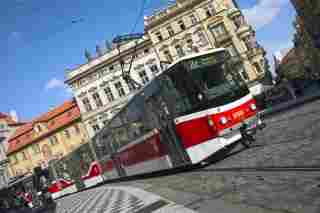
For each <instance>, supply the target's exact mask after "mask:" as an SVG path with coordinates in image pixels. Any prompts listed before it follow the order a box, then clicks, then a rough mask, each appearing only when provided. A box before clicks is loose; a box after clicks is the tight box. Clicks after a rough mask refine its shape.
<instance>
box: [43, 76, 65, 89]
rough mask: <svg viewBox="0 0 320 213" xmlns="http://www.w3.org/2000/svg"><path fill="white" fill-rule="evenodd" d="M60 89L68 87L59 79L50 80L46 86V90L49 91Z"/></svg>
mask: <svg viewBox="0 0 320 213" xmlns="http://www.w3.org/2000/svg"><path fill="white" fill-rule="evenodd" d="M60 88H66V86H65V84H64V83H63V81H61V80H59V79H56V78H52V79H50V80H49V81H48V82H47V83H46V85H45V89H46V90H49V89H60Z"/></svg>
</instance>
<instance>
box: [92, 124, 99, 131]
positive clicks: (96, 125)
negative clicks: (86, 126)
mask: <svg viewBox="0 0 320 213" xmlns="http://www.w3.org/2000/svg"><path fill="white" fill-rule="evenodd" d="M92 130H93V131H94V132H98V131H99V130H100V127H99V125H98V124H95V125H92Z"/></svg>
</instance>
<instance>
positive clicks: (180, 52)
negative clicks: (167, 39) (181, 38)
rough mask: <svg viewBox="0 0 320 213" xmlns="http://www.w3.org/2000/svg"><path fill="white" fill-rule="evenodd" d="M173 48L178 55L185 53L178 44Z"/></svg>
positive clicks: (181, 55)
mask: <svg viewBox="0 0 320 213" xmlns="http://www.w3.org/2000/svg"><path fill="white" fill-rule="evenodd" d="M175 48H176V51H177V54H178V56H179V57H183V56H185V53H184V51H183V49H182V47H181V46H180V45H176V46H175Z"/></svg>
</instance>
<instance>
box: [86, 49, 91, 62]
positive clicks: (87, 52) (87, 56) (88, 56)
mask: <svg viewBox="0 0 320 213" xmlns="http://www.w3.org/2000/svg"><path fill="white" fill-rule="evenodd" d="M84 56H85V57H86V59H87V61H88V62H90V61H91V60H92V57H91V54H90V52H89V50H88V49H85V51H84Z"/></svg>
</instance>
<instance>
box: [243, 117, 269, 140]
mask: <svg viewBox="0 0 320 213" xmlns="http://www.w3.org/2000/svg"><path fill="white" fill-rule="evenodd" d="M265 127H266V124H265V123H264V122H262V120H261V119H260V118H258V119H255V120H254V121H253V122H248V123H243V124H242V126H241V127H240V133H241V135H251V136H253V135H255V134H256V133H257V131H259V130H260V131H261V130H263V129H264V128H265Z"/></svg>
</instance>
